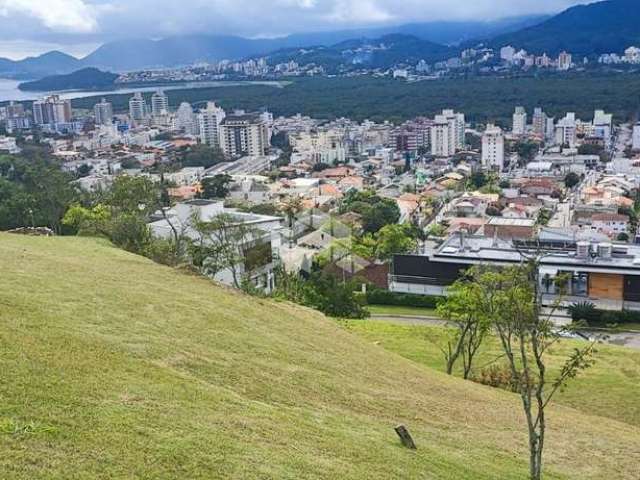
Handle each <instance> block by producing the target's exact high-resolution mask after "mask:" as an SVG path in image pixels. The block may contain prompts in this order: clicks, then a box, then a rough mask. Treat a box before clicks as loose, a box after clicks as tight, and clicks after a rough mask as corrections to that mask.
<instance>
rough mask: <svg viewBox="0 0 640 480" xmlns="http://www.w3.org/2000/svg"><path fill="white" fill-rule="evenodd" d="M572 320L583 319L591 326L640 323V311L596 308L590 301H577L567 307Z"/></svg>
mask: <svg viewBox="0 0 640 480" xmlns="http://www.w3.org/2000/svg"><path fill="white" fill-rule="evenodd" d="M569 313H570V314H571V317H572V319H573V321H579V320H583V321H586V322H587V324H588V325H590V326H593V327H604V326H606V325H611V324H624V323H640V312H636V311H632V310H620V311H610V310H598V309H596V308H595V305H594V304H592V303H590V302H584V303H577V304H574V305H571V306H570V307H569Z"/></svg>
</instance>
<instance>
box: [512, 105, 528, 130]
mask: <svg viewBox="0 0 640 480" xmlns="http://www.w3.org/2000/svg"><path fill="white" fill-rule="evenodd" d="M512 131H513V134H514V135H524V134H525V133H527V111H526V110H525V109H524V107H516V111H515V112H514V113H513V128H512Z"/></svg>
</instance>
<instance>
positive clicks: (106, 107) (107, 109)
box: [93, 98, 113, 125]
mask: <svg viewBox="0 0 640 480" xmlns="http://www.w3.org/2000/svg"><path fill="white" fill-rule="evenodd" d="M93 115H94V117H95V119H96V125H111V124H112V123H113V106H112V105H111V103H109V102H107V101H106V100H105V99H104V98H103V99H102V100H101V101H100V103H96V104H95V105H94V107H93Z"/></svg>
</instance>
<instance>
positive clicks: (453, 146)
mask: <svg viewBox="0 0 640 480" xmlns="http://www.w3.org/2000/svg"><path fill="white" fill-rule="evenodd" d="M438 120H439V121H446V122H447V123H448V124H449V151H450V152H451V155H453V154H454V153H455V152H456V150H462V149H463V148H464V145H465V138H464V136H465V119H464V114H463V113H456V112H454V111H453V110H442V114H441V115H438V116H436V121H438Z"/></svg>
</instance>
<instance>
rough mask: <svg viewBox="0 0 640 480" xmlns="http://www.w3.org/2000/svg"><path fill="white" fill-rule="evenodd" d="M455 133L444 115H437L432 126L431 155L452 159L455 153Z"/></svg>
mask: <svg viewBox="0 0 640 480" xmlns="http://www.w3.org/2000/svg"><path fill="white" fill-rule="evenodd" d="M452 136H453V132H452V130H451V125H450V124H449V122H448V121H447V119H446V118H445V117H443V116H442V115H436V118H435V121H434V123H433V125H432V126H431V155H433V156H434V157H450V156H452V155H453V154H454V153H455V149H452V148H451V147H452V141H451V137H452Z"/></svg>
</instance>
